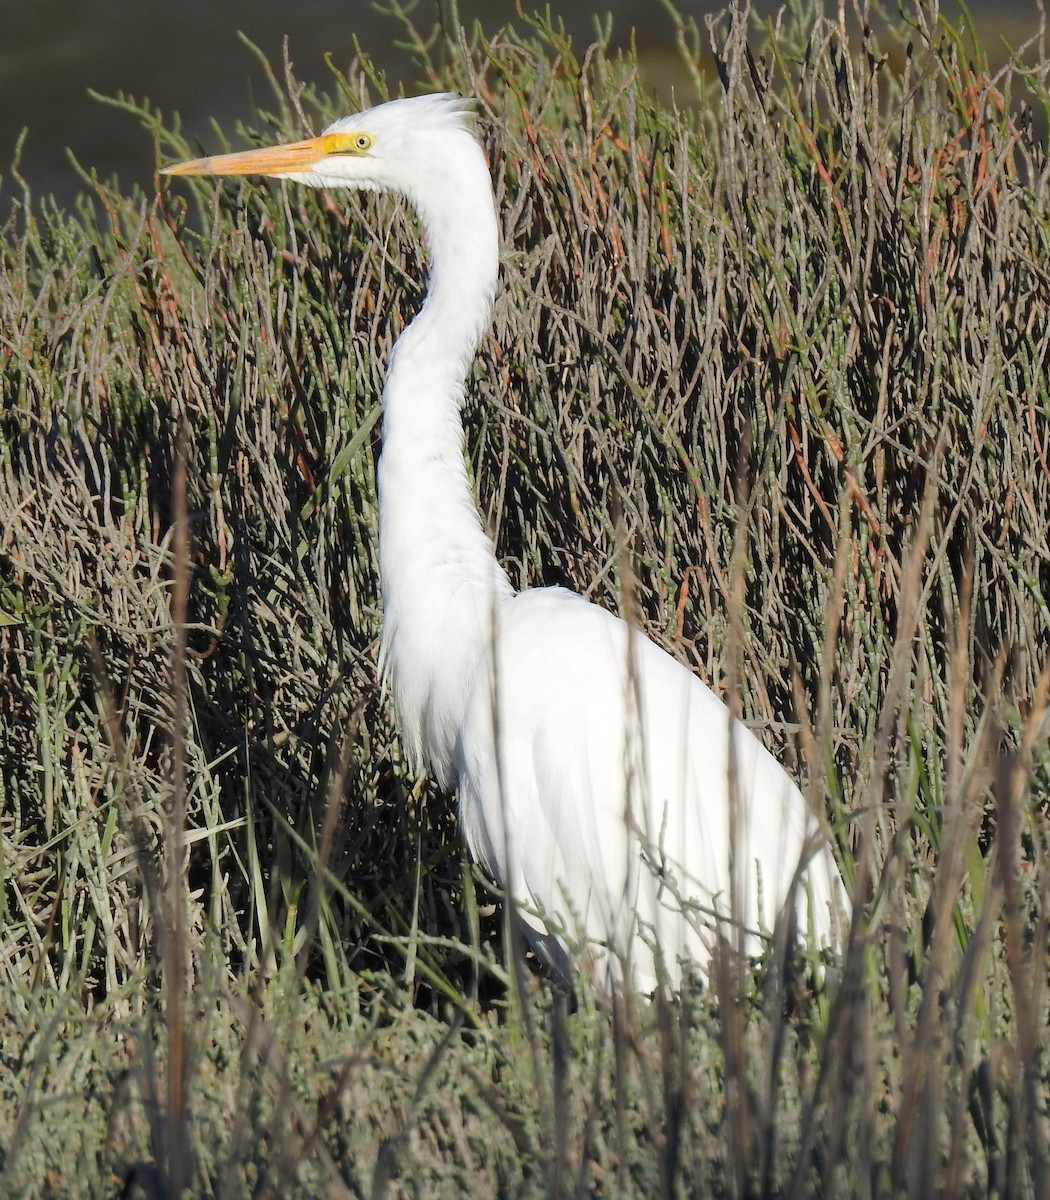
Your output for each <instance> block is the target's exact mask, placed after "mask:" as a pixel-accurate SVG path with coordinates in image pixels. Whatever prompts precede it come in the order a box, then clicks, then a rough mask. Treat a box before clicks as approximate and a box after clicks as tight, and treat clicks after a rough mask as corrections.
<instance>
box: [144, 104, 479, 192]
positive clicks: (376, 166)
mask: <svg viewBox="0 0 1050 1200" xmlns="http://www.w3.org/2000/svg"><path fill="white" fill-rule="evenodd" d="M465 156H473V157H477V156H479V149H478V144H477V142H476V140H475V138H474V136H473V131H472V112H471V104H470V101H468V100H463V99H462V98H461V97H459V96H455V95H453V94H451V93H448V92H443V93H438V94H436V95H431V96H414V97H410V98H408V99H403V100H391V101H389V102H388V103H386V104H380V105H377V106H376V107H375V108H370V109H366V110H365V111H364V112H360V113H358V114H357V115H356V116H351V117H343V118H341V119H340V120H338V121H336V122H335V123H334V124H332V125H329V127H328V128H327V129H326V130H325V131H324V132H323V133H322V134H321V135H320V136H319V137H315V138H308V139H307V140H306V141H302V142H286V143H284V144H283V145H278V146H264V147H262V148H261V149H258V150H246V151H244V152H242V153H237V154H217V155H215V156H213V157H211V158H195V159H191V160H190V161H188V162H181V163H176V164H173V165H172V166H170V167H165V168H164V169H163V172H162V173H163V174H165V175H269V176H273V177H274V178H278V179H292V180H295V181H296V182H298V183H305V184H309V185H310V186H311V187H329V188H338V187H344V188H362V189H368V190H371V191H391V192H400V193H402V194H404V195H407V196H409V197H410V198H413V197H418V196H419V195H420V194H421V193H426V192H431V191H432V189H433V187H434V186H440V181H441V179H448V178H449V177H450V176H454V175H455V173H456V172H455V166H456V164H457V163H458V162H461V161H462V160H463V158H464V157H465Z"/></svg>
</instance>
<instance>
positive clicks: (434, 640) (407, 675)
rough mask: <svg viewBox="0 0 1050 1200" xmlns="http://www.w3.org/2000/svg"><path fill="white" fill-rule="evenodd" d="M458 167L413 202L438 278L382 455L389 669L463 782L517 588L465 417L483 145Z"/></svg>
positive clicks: (485, 295)
mask: <svg viewBox="0 0 1050 1200" xmlns="http://www.w3.org/2000/svg"><path fill="white" fill-rule="evenodd" d="M459 157H461V156H456V159H457V162H458V159H459ZM450 161H451V159H450ZM449 174H450V175H451V176H453V177H452V178H446V179H445V180H443V182H442V186H441V187H440V188H438V189H435V188H433V187H431V188H428V189H427V192H428V196H429V200H428V202H427V203H426V204H422V203H419V202H415V203H416V208H417V209H418V210H419V214H420V217H421V218H422V220H423V224H424V227H425V229H426V233H427V243H428V246H429V249H430V256H431V270H430V290H429V292H428V295H427V298H426V301H425V302H424V304H423V307H422V309H421V310H420V313H419V315H418V316H417V317H416V319H415V320H414V321H413V322H412V324H411V325H410V326H409V328H408V329H406V330H405V332H404V334H402V336H401V338H400V339H399V340H398V343H397V345H396V346H395V347H394V351H393V353H392V355H391V359H390V364H389V367H388V371H387V378H386V385H385V387H384V389H383V450H382V454H381V456H380V460H379V467H378V488H379V572H380V580H381V584H382V590H383V648H382V664H383V673H384V678H385V679H386V680H387V681H388V682H389V684H390V686H391V689H392V692H393V699H394V704H395V707H396V709H397V712H398V718H399V722H400V727H401V736H402V740H403V741H404V744H405V747H406V750H407V751H408V754H409V757H410V759H412V760H413V765H414V766H415V767H416V768H417V769H419V768H420V767H422V766H423V765H426V766H427V767H429V769H430V770H431V771H432V772H433V773H434V774H435V775H436V776H437V778H438V780H439V782H441V784H442V785H443V786H446V787H451V786H452V785H453V784H454V783H455V779H454V773H453V767H452V759H453V753H454V750H455V741H456V736H457V732H458V730H459V727H460V725H461V723H462V719H463V715H464V710H465V706H466V702H467V697H468V694H469V688H470V684H471V681H472V679H473V677H474V673H475V671H476V670H477V669H478V666H479V663H481V662H483V661H484V660H483V656H484V655H485V653H486V652H487V650H488V648H489V646H490V644H491V631H492V628H493V620H494V615H495V612H496V609H497V608H498V606H499V604H501V603H502V602H503V601H505V600H506V599H508V598H509V597H510V596H511V595H512V594H513V590H512V588H511V585H510V582H509V580H508V579H507V576H506V574H505V573H504V571H503V569H502V568H501V567H500V565H499V563H498V562H497V561H496V556H495V552H494V550H493V546H492V542H491V541H490V539H489V538H488V536H487V534H486V533H485V531H484V530H483V529H482V525H481V520H480V517H479V516H478V511H477V508H476V505H475V502H474V496H473V493H472V490H471V485H470V481H469V479H468V476H467V469H466V463H465V462H464V458H463V424H462V420H461V418H460V407H461V405H462V402H463V396H464V384H465V380H466V377H467V373H468V372H469V370H470V366H471V363H472V361H473V358H474V353H475V351H476V349H477V344H478V341H479V339H480V337H481V335H482V333H483V332H484V330H485V329H486V328H487V326H488V322H489V318H490V315H491V310H492V299H493V294H494V292H495V288H496V278H497V275H498V271H499V232H498V227H497V224H496V214H495V209H494V205H493V198H492V185H491V182H490V180H489V175H488V167H487V165H486V163H485V160H484V156H483V155H482V153H481V149H480V147H478V148H477V155H476V156H472V157H471V158H470V159H468V160H467V161H465V162H462V163H458V165H457V166H455V167H453V168H452V169H451V170H450V172H449ZM409 199H410V200H412V199H413V198H412V197H411V196H410V197H409Z"/></svg>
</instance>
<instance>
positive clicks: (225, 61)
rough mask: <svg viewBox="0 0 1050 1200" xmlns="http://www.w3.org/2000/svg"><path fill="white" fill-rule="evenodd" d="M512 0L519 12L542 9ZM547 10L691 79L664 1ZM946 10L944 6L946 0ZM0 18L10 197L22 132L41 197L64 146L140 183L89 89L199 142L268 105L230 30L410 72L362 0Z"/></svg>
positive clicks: (1002, 33) (1021, 14)
mask: <svg viewBox="0 0 1050 1200" xmlns="http://www.w3.org/2000/svg"><path fill="white" fill-rule="evenodd" d="M522 2H523V6H524V7H525V8H526V10H528V9H529V8H530V4H534V6H535V7H540V8H542V7H545V5H543V4H542V3H539V2H538V0H522ZM724 2H725V0H680V3H679V9H680V11H682V12H684V13H686V14H688V15H690V16H693V17H695V18H696V19H697V21H698V23H699V24H700V25H701V28H703V16H704V14H705V13H706V12H709V11H715V10H717V9H719V8H722V7H723V6H724ZM456 7H457V8H458V14H459V18H460V20H461V21H462V22H463V23H464V24H465V25H467V26H468V27H469V25H470V23H471V22H474V21H480V22H481V24H482V26H483V27H484V28H485V30H486V32H487V33H490V34H491V33H494V32H495V31H497V30H498V29H499V28H500V27H501V26H503V25H504V24H506V23H508V22H510V23H513V24H516V25H517V26H518V27H520V26H521V25H522V24H523V22H522V21H521V19H520V17H518V16H517V13H516V9H517V6H516V4H515V2H514V0H459V3H458V5H457V6H456ZM550 7H551V10H552V12H553V13H554V14H555V16H556V17H559V18H560V19H561V20H562V21H563V22H564V25H565V29H566V32H567V33H568V34H569V36H570V37H571V38H572V40H573V44H574V46H575V47H576V48H577V49H578V50H579V51H581V52H582V50H583V48H584V47H585V46H587V45H588V44H589V43H590V42H591V41H592V40H594V34H595V28H596V25H595V21H596V14H597V13H611V15H612V21H613V25H612V29H613V43H614V44H615V45H621V46H624V45H629V44H630V41H631V38H632V34H633V36H635V38H636V42H637V46H638V49H639V53H640V56H641V63H642V70H643V75H644V78H645V79H646V81H647V82H649V83H650V84H651V85H652V86H653V87H654V88H657V89H658V90H660V91H661V92H663V93H665V94H669V93H670V90H671V86H672V85H673V81H674V80H675V79H680V80H682V82H683V86H686V87H687V86H688V85H687V84H686V83H685V74H684V72H683V71H682V68H681V65H680V59H679V56H678V53H677V51H676V49H675V42H674V25H673V22H672V20H671V17H670V16H669V15H668V13H667V11H666V10H665V9H664V7H663V5H662V4H661V3H660V0H582V2H580V0H575V2H574V0H552V3H551V5H550ZM776 7H777V6H776V4H774V3H773V2H771V0H756V8H757V9H758V10H759V11H767V12H769V13H770V14H772V13H773V12H774V11H775V10H776ZM970 7H971V11H972V12H973V14H974V17H975V20H976V22H977V26H978V30H979V32H980V34H981V37H982V39H983V40H984V42H985V44H986V46H987V48H988V50H989V53H990V55H991V56H992V58H993V61H994V60H995V59H1001V58H1002V56H1003V54H1004V50H1003V48H1002V41H1003V39H1006V40H1007V41H1009V42H1011V43H1012V44H1017V43H1019V42H1020V41H1021V40H1022V39H1023V38H1024V37H1026V36H1028V35H1030V34H1031V33H1033V32H1034V31H1035V29H1036V27H1037V18H1038V12H1037V7H1036V0H973V3H972V4H971V6H970ZM452 8H453V6H452V4H451V3H450V0H417V3H416V4H415V10H414V20H415V22H416V24H417V26H418V27H420V28H421V29H424V30H426V29H429V28H430V27H431V26H432V25H433V23H434V20H435V18H436V16H437V15H438V13H439V11H442V12H444V13H446V14H447V13H448V12H449V11H450V10H452ZM942 9H943V11H945V12H946V13H947V12H949V5H948V4H944V5H942ZM951 11H952V12H953V13H954V11H955V9H954V8H952V9H951ZM889 19H893V18H889ZM897 19H900V18H897ZM0 20H2V25H0V28H2V29H3V37H2V40H0V177H2V178H3V193H2V194H3V195H5V196H7V197H10V196H11V195H12V194H15V193H17V188H15V187H14V185H13V183H12V180H11V164H12V161H13V160H14V157H15V148H16V144H17V142H18V139H19V136H20V135H21V132H22V131H23V130H27V131H28V133H27V135H26V138H25V141H24V144H23V147H22V151H21V157H20V160H19V168H18V169H19V172H20V174H21V175H22V176H23V177H24V178H25V179H26V180H27V181H28V183H29V185H30V187H31V189H32V191H33V193H34V194H35V195H37V196H40V195H43V194H46V193H52V194H54V195H55V196H56V198H57V199H58V200H59V201H60V202H62V203H64V204H68V203H69V202H70V201H71V200H72V198H73V197H74V196H75V195H76V193H77V191H78V190H79V189H80V183H79V180H78V178H77V175H76V172H75V170H74V168H73V166H72V164H71V163H70V161H69V157H68V154H67V147H68V148H69V150H70V151H72V153H73V154H74V155H75V156H76V158H77V160H78V161H79V162H80V163H81V164H82V165H83V166H84V167H89V168H90V167H93V168H95V170H96V171H97V172H98V174H99V175H100V176H102V177H103V178H108V177H110V176H112V175H117V176H119V177H120V180H121V183H122V184H123V186H124V187H125V188H130V186H131V184H132V182H138V183H139V184H140V185H142V186H144V187H148V186H149V181H150V175H151V173H152V170H153V146H152V142H151V140H150V137H149V135H148V134H147V133H146V132H145V131H144V130H143V129H142V128H141V127H140V126H139V125H138V124H137V123H136V121H135V118H134V117H133V116H131V115H129V114H125V113H122V112H118V111H115V110H113V109H111V108H107V107H106V106H104V105H102V104H100V103H98V102H97V101H96V100H94V99H92V98H91V97H90V96H89V95H88V89H89V88H90V89H94V90H95V91H98V92H102V93H105V94H109V95H113V94H115V93H117V92H118V91H123V92H125V93H129V94H131V95H132V96H134V97H136V99H142V98H144V97H148V99H149V100H150V101H151V102H152V103H153V104H154V105H157V106H159V107H160V108H161V109H163V110H164V112H165V113H166V114H169V115H170V114H171V113H173V112H175V111H177V112H178V113H179V114H180V116H181V118H182V123H183V130H184V132H186V133H187V134H188V135H189V136H190V137H191V138H197V139H200V141H201V142H202V144H203V147H204V149H205V150H208V151H214V150H216V149H218V148H219V147H218V146H217V144H216V139H215V137H214V135H213V134H212V133H211V131H210V122H211V119H212V118H214V119H215V120H216V121H217V122H218V123H219V124H220V125H221V126H222V127H223V128H224V129H227V130H230V131H232V127H233V125H234V123H235V122H236V121H237V120H238V119H248V118H249V117H250V116H251V114H252V111H253V105H254V101H255V99H259V100H260V101H261V102H262V103H263V104H264V105H269V104H270V103H271V93H270V90H269V87H268V85H267V83H266V81H265V77H264V72H263V69H262V67H261V66H260V64H259V63H258V61H257V59H256V58H255V57H254V56H253V55H252V53H251V52H250V51H249V50H248V49H247V48H246V47H245V46H244V44H243V43H242V42H241V40H240V39H239V37H238V31H240V32H242V33H244V34H245V35H246V36H247V37H248V38H250V39H251V41H252V42H254V43H255V44H256V45H257V46H259V47H260V48H261V49H262V50H263V51H264V52H265V53H266V55H267V56H268V57H269V59H270V61H271V62H273V63H274V65H275V67H276V68H277V70H278V73H280V64H281V55H282V43H283V39H284V37H285V36H286V35H287V37H288V38H289V45H290V51H291V57H292V61H293V62H294V64H295V69H296V73H297V75H298V76H299V77H300V78H301V79H305V80H310V81H317V82H324V81H325V80H326V79H329V78H330V75H329V72H328V69H327V67H326V65H325V61H324V56H325V55H326V54H331V55H332V59H333V61H334V63H335V64H336V66H338V67H339V68H340V69H345V68H346V67H347V66H348V65H349V63H350V61H351V60H352V58H353V56H354V41H353V39H354V37H355V35H356V37H357V38H358V40H359V42H360V44H361V46H362V48H363V49H364V50H365V51H366V53H368V54H369V55H370V56H371V57H372V59H373V60H374V61H375V63H376V64H377V65H378V66H379V67H380V68H381V69H383V70H385V71H386V72H387V73H388V76H389V78H390V79H391V81H392V83H393V84H394V85H395V86H396V85H397V83H400V82H404V83H405V84H406V85H411V84H412V83H413V81H414V80H415V78H416V74H417V72H416V70H415V66H414V63H413V61H412V58H411V55H410V54H409V52H408V51H407V50H406V49H405V48H404V47H403V46H402V45H400V44H399V43H401V42H402V40H403V35H402V26H401V24H400V23H399V22H398V21H397V20H396V19H395V18H394V17H392V16H391V15H390V14H389V12H384V11H381V9H380V8H379V7H377V6H374V5H373V4H372V3H371V2H370V0H178V2H177V3H173V2H172V0H137V2H136V3H128V0H30V2H29V3H26V0H0ZM686 95H688V92H686Z"/></svg>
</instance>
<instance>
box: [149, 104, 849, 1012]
mask: <svg viewBox="0 0 1050 1200" xmlns="http://www.w3.org/2000/svg"><path fill="white" fill-rule="evenodd" d="M166 170H167V173H169V174H173V175H268V176H275V177H278V178H281V179H289V180H295V181H297V182H300V183H305V184H309V185H311V186H313V187H327V188H359V189H369V190H374V191H381V192H394V193H400V194H401V195H403V196H405V197H406V198H407V199H408V201H409V203H410V204H411V205H412V206H413V207H414V208H415V210H416V212H417V213H418V215H419V217H420V219H421V221H422V224H423V228H424V230H425V235H426V241H427V245H428V249H429V255H430V286H429V290H428V292H427V296H426V299H425V301H424V303H423V305H422V308H421V309H420V311H419V313H418V315H417V316H416V318H415V319H414V320H413V321H412V323H411V324H410V325H409V327H408V328H407V329H406V330H405V331H404V333H403V334H402V335H401V337H400V338H399V339H398V341H397V344H396V345H395V347H394V349H393V351H392V353H391V355H390V361H389V364H388V367H387V374H386V383H385V386H384V389H383V445H382V453H381V456H380V459H379V465H378V468H377V472H378V478H377V483H378V493H379V566H380V577H381V582H382V593H383V636H382V650H381V669H382V674H383V678H384V681H385V683H386V685H387V686H388V687H389V689H390V691H391V693H392V696H393V702H394V706H395V709H396V713H397V717H398V722H399V728H400V734H401V737H402V739H403V742H404V746H405V749H406V751H407V753H408V757H409V759H410V761H411V763H412V764H413V765H414V766H415V767H416V768H417V769H422V768H426V769H429V771H430V772H431V774H432V775H433V776H434V777H435V778H436V779H437V781H438V782H439V783H440V784H441V786H442V787H444V788H446V789H451V788H455V789H457V790H458V793H459V804H460V815H461V822H462V826H463V830H464V832H465V836H466V839H467V843H468V845H469V847H470V850H471V852H472V853H473V855H474V856H475V858H476V859H477V860H478V861H479V862H480V863H481V864H482V866H483V868H484V869H485V870H486V871H487V872H489V873H490V875H491V876H493V877H494V878H495V879H496V880H497V881H498V882H499V884H500V885H501V886H502V887H503V888H504V889H505V891H506V893H507V894H508V895H509V896H510V897H511V898H512V899H513V901H514V902H515V906H516V909H517V911H518V912H519V913H520V915H521V918H522V922H523V927H524V929H525V932H526V934H527V935H528V937H529V940H530V941H531V943H532V944H533V946H534V947H535V949H536V950H537V952H538V953H539V954H540V955H541V956H542V957H543V958H544V959H546V960H547V961H548V962H549V963H551V964H552V965H554V966H556V967H557V968H558V969H560V970H564V969H565V967H566V963H567V962H568V961H569V958H568V956H569V955H570V954H571V955H572V958H573V961H576V962H579V963H582V964H584V965H585V967H586V969H588V970H589V971H590V972H591V974H592V975H593V977H594V978H595V980H596V982H597V983H598V986H599V987H600V988H601V989H603V990H605V991H606V992H608V991H610V990H613V989H616V988H618V987H621V986H622V985H623V981H624V980H629V981H631V983H632V984H633V985H634V986H636V987H638V988H639V989H641V990H642V991H645V992H650V991H652V990H653V989H654V988H656V987H657V986H660V985H663V986H666V987H668V988H670V989H676V988H678V987H679V986H680V984H681V981H682V978H683V972H684V971H687V970H689V969H690V964H692V965H695V966H696V967H699V968H703V967H705V965H706V964H708V962H709V959H710V956H711V953H712V950H713V948H714V945H715V941H716V938H717V936H718V935H719V934H721V935H727V934H728V935H730V936H731V940H733V941H735V943H736V944H741V945H743V946H744V948H745V949H746V950H747V951H748V952H749V953H750V952H754V951H756V950H758V949H760V948H761V945H762V941H761V938H760V936H759V931H760V930H764V931H766V932H768V931H770V930H772V929H773V928H774V926H775V925H776V922H777V921H778V920H780V919H782V918H783V917H784V916H785V915H790V914H791V913H792V911H794V912H795V913H796V914H797V916H798V926H799V928H800V930H801V931H802V933H803V935H807V934H808V935H809V936H811V937H813V938H815V939H816V940H817V942H818V943H820V944H821V945H830V946H832V947H834V946H836V945H837V944H839V943H840V940H841V939H840V931H841V930H842V928H843V925H842V922H843V921H844V920H847V919H848V913H849V902H848V900H847V897H846V893H845V890H844V887H843V884H842V880H841V877H840V875H839V871H838V867H837V866H836V863H835V859H834V856H833V854H832V851H831V847H830V844H829V842H828V840H827V838H826V837H825V836H824V835H823V834H822V833H821V832H820V826H819V823H818V821H817V820H816V819H815V817H814V815H813V814H812V813H811V812H810V810H809V808H808V806H807V804H806V801H805V799H804V798H803V796H802V795H801V793H800V792H799V790H798V788H797V787H796V786H795V784H794V783H793V782H792V781H791V779H790V778H789V777H788V775H787V774H786V773H785V771H784V770H783V768H782V767H781V766H780V765H779V764H778V763H777V761H776V760H775V759H774V758H773V757H772V755H770V754H769V752H768V751H767V750H766V749H765V748H764V747H763V746H762V745H761V743H760V742H759V741H758V740H757V738H756V737H755V736H754V735H753V734H752V733H751V732H750V731H749V730H748V729H747V728H746V727H745V726H744V725H743V724H742V723H741V722H739V721H737V720H735V719H734V718H732V717H731V716H730V713H729V710H728V709H727V707H726V706H725V704H724V703H723V702H722V701H721V700H719V699H718V698H717V697H716V696H715V695H714V693H713V692H711V691H710V690H709V689H708V688H707V687H706V686H705V685H704V684H703V683H702V682H701V681H700V680H699V679H698V678H696V677H695V676H694V675H692V674H691V673H690V672H689V671H688V670H687V669H686V668H685V667H684V666H683V665H682V664H681V663H679V662H678V661H676V660H675V659H674V658H672V657H671V656H670V655H669V654H667V653H666V652H665V651H664V650H662V649H660V648H659V647H658V646H656V645H655V644H654V643H653V642H651V641H649V640H648V639H647V638H646V637H645V636H644V635H642V634H641V633H640V632H638V631H637V630H634V629H632V628H630V627H629V626H628V625H627V624H626V623H625V622H624V621H623V620H621V619H620V618H619V617H617V616H614V615H613V614H611V613H609V612H607V611H605V610H604V609H602V608H599V607H598V606H596V605H594V604H590V603H588V602H587V601H585V600H583V599H582V598H581V597H580V596H577V595H575V594H574V593H572V592H570V591H567V590H565V589H563V588H560V587H551V588H536V589H529V590H526V591H523V592H515V590H514V588H513V586H512V585H511V583H510V580H509V579H508V577H507V574H506V572H505V571H504V570H503V568H502V567H501V566H500V564H499V562H498V561H497V559H496V555H495V551H494V548H493V545H492V542H491V540H490V539H489V537H488V536H487V534H486V532H485V530H484V528H483V526H482V522H481V518H480V516H479V513H478V510H477V507H476V505H475V502H474V498H473V493H472V489H471V483H470V479H469V476H468V473H467V468H466V464H465V461H464V434H463V424H462V420H461V415H460V410H461V407H462V405H463V400H464V394H465V381H466V378H467V374H468V371H469V370H470V366H471V363H472V361H473V358H474V355H475V352H476V350H477V346H478V342H479V340H480V339H481V337H482V335H483V334H484V333H485V331H486V330H487V328H488V326H489V322H490V317H491V310H492V303H493V297H494V294H495V290H496V284H497V276H498V272H499V229H498V225H497V218H496V211H495V203H494V198H493V191H492V182H491V179H490V176H489V171H488V166H487V163H486V160H485V156H484V153H483V151H482V148H481V146H480V144H479V142H478V140H477V138H476V137H475V134H474V130H473V121H472V116H471V106H470V104H469V103H468V102H465V101H464V100H462V99H460V98H459V97H456V96H453V95H448V94H441V95H431V96H419V97H415V98H412V99H402V100H393V101H390V102H389V103H386V104H381V105H378V106H377V107H375V108H372V109H369V110H367V111H365V112H361V113H358V114H357V115H356V116H350V117H345V118H343V119H341V120H339V121H336V122H335V123H334V124H333V125H331V126H329V128H328V129H326V130H325V132H324V133H322V134H321V135H320V136H319V137H316V138H311V139H309V140H307V141H301V142H293V143H289V144H285V145H279V146H273V147H268V148H264V149H259V150H253V151H247V152H245V153H236V154H224V155H218V156H216V157H212V158H202V159H195V160H192V161H190V162H184V163H180V164H178V165H176V166H171V167H168V168H166ZM800 879H801V886H800ZM741 925H742V929H743V933H742V936H741V938H740V939H739V940H737V939H735V938H734V937H732V934H733V931H734V930H736V931H737V932H738V933H739V932H740V928H741Z"/></svg>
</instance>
